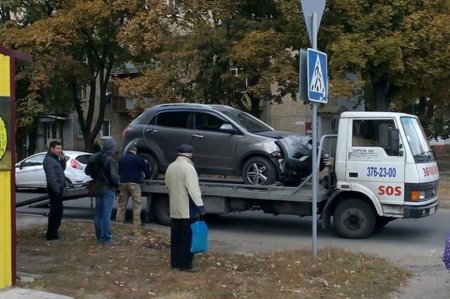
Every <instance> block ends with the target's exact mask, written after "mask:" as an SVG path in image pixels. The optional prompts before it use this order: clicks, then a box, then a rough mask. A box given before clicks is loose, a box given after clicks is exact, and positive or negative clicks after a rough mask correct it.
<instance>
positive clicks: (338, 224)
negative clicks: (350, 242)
mask: <svg viewBox="0 0 450 299" xmlns="http://www.w3.org/2000/svg"><path fill="white" fill-rule="evenodd" d="M375 224H376V215H375V211H374V209H373V208H372V207H371V206H370V205H369V204H368V203H366V202H364V201H362V200H358V199H349V200H345V201H343V202H341V203H339V204H338V206H337V207H336V210H335V211H334V215H333V225H334V228H335V230H336V233H337V234H338V235H339V236H341V237H343V238H348V239H363V238H367V237H369V236H370V235H371V234H372V233H373V231H374V229H375Z"/></svg>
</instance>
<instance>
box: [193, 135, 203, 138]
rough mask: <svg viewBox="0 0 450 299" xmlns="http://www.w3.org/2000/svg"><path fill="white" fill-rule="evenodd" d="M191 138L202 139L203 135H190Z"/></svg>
mask: <svg viewBox="0 0 450 299" xmlns="http://www.w3.org/2000/svg"><path fill="white" fill-rule="evenodd" d="M191 137H192V138H194V139H203V135H200V134H192V135H191Z"/></svg>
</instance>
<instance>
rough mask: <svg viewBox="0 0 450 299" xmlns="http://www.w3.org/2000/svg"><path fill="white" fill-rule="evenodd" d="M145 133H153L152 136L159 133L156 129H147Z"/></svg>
mask: <svg viewBox="0 0 450 299" xmlns="http://www.w3.org/2000/svg"><path fill="white" fill-rule="evenodd" d="M145 132H147V133H151V134H155V133H158V130H156V129H146V130H145Z"/></svg>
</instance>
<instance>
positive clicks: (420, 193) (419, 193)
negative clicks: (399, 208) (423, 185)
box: [410, 190, 425, 201]
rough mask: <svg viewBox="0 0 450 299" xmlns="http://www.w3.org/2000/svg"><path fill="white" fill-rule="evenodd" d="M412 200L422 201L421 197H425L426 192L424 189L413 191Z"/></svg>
mask: <svg viewBox="0 0 450 299" xmlns="http://www.w3.org/2000/svg"><path fill="white" fill-rule="evenodd" d="M410 199H411V201H420V200H421V199H425V194H424V192H423V191H417V190H414V191H411V197H410Z"/></svg>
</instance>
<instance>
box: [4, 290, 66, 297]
mask: <svg viewBox="0 0 450 299" xmlns="http://www.w3.org/2000/svg"><path fill="white" fill-rule="evenodd" d="M11 298H14V299H71V298H72V297H68V296H63V295H57V294H52V293H47V292H42V291H35V290H27V289H21V288H9V289H1V290H0V299H11Z"/></svg>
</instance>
